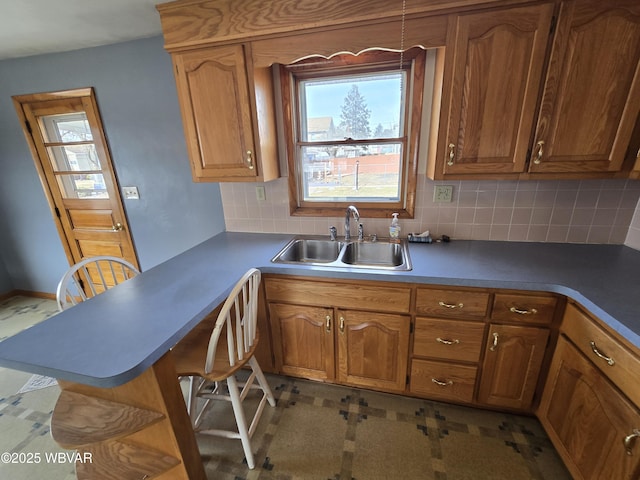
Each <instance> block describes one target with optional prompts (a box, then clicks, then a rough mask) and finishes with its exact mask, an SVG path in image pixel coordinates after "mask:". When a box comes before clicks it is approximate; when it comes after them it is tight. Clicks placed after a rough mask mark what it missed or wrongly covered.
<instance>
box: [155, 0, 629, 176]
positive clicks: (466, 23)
mask: <svg viewBox="0 0 640 480" xmlns="http://www.w3.org/2000/svg"><path fill="white" fill-rule="evenodd" d="M504 3H505V2H499V1H494V0H466V1H465V2H457V1H454V0H440V1H438V2H423V1H420V0H411V1H407V2H406V9H405V10H406V11H402V6H403V5H405V3H402V2H397V3H395V2H388V1H386V0H353V1H351V2H344V1H342V0H326V1H324V2H311V4H309V5H306V6H305V8H304V9H302V8H301V7H300V6H299V5H300V2H297V1H296V0H261V2H258V3H255V4H254V3H252V2H228V1H226V0H180V1H174V2H170V3H167V4H163V5H159V6H158V10H159V12H160V16H161V20H162V27H163V33H164V37H165V42H166V43H165V47H166V48H167V50H169V51H170V52H171V54H172V57H173V60H174V64H175V68H176V78H177V86H178V97H179V102H180V106H181V109H182V115H183V123H184V128H185V134H186V138H187V145H188V150H189V156H190V159H191V164H192V170H193V176H194V179H195V180H196V181H267V180H270V179H273V178H276V177H277V176H278V175H279V172H278V154H277V138H278V135H277V131H276V120H275V118H276V116H275V101H276V100H275V97H274V88H273V83H274V82H273V76H272V73H271V69H270V68H269V67H270V66H271V64H272V63H274V62H276V63H285V64H286V63H288V62H290V61H293V60H294V59H297V58H302V57H304V56H306V55H311V54H314V53H324V54H327V53H328V52H329V53H331V52H333V53H335V52H338V51H345V50H352V51H354V52H357V51H361V50H363V49H365V48H367V47H385V48H388V47H391V48H397V46H396V45H398V46H399V45H401V44H404V47H405V48H410V47H412V46H415V45H420V46H422V47H424V48H437V49H438V51H439V55H438V59H437V62H436V78H435V88H434V98H433V105H434V107H433V111H432V127H431V132H430V135H429V140H428V139H427V138H426V137H427V136H426V135H425V136H423V137H425V138H422V139H421V141H422V142H423V143H425V142H427V141H429V142H430V145H429V157H428V167H427V175H428V176H429V177H430V178H433V179H445V178H452V179H453V178H459V179H465V178H466V179H470V178H479V179H480V178H495V179H508V178H521V179H524V178H594V177H599V178H611V177H631V178H638V177H640V167H639V166H638V164H640V161H637V162H636V158H637V152H638V149H639V148H640V120H639V116H640V115H639V114H640V2H638V0H535V1H529V0H511V1H510V2H509V6H503V4H504ZM401 18H402V19H406V24H405V23H402V25H401V26H399V22H400V20H399V19H401ZM402 27H406V28H402ZM445 30H446V34H445ZM402 32H405V34H406V35H405V36H406V38H405V37H402V36H401V33H402ZM425 146H426V145H423V146H422V147H423V148H424V147H425ZM634 162H636V163H637V164H636V166H635V167H634V165H633V164H634Z"/></svg>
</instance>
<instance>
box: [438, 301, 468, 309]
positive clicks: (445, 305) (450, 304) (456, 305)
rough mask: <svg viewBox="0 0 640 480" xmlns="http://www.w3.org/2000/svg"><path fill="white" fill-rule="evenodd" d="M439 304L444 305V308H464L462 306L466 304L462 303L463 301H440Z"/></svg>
mask: <svg viewBox="0 0 640 480" xmlns="http://www.w3.org/2000/svg"><path fill="white" fill-rule="evenodd" d="M438 305H440V306H441V307H444V308H462V307H464V304H462V303H445V302H438Z"/></svg>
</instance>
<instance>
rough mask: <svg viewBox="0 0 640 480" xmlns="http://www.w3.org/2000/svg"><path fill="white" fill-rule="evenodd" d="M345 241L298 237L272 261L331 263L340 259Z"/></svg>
mask: <svg viewBox="0 0 640 480" xmlns="http://www.w3.org/2000/svg"><path fill="white" fill-rule="evenodd" d="M342 246H343V243H342V242H338V241H331V240H316V239H309V238H297V239H293V241H291V242H289V243H288V244H287V246H285V248H284V249H282V250H281V251H280V253H278V255H276V256H275V257H274V258H273V259H272V262H281V263H330V262H334V261H336V260H337V259H338V255H339V254H340V250H341V249H342Z"/></svg>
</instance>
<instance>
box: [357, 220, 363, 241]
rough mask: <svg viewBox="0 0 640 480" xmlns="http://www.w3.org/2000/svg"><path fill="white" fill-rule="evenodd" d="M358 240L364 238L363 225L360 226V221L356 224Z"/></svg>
mask: <svg viewBox="0 0 640 480" xmlns="http://www.w3.org/2000/svg"><path fill="white" fill-rule="evenodd" d="M358 240H359V241H363V240H364V227H363V226H362V224H361V223H359V224H358Z"/></svg>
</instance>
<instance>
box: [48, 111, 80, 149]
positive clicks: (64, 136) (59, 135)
mask: <svg viewBox="0 0 640 480" xmlns="http://www.w3.org/2000/svg"><path fill="white" fill-rule="evenodd" d="M41 118H42V122H43V125H44V129H45V132H46V134H47V138H46V139H45V141H47V142H51V143H53V142H62V143H69V142H86V141H92V140H93V134H92V133H91V126H90V125H89V121H88V120H87V116H86V114H85V113H84V112H77V113H65V114H62V115H47V116H43V117H41Z"/></svg>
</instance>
